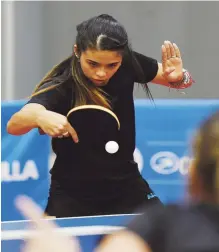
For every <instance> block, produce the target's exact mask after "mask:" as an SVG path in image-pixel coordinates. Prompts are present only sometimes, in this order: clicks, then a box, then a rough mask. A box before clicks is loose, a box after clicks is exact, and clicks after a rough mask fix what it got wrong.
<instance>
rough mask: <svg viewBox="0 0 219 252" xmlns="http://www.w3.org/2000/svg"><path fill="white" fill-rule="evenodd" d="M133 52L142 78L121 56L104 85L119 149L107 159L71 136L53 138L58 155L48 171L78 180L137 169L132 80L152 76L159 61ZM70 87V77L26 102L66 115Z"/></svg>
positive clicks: (134, 171)
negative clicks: (117, 129) (118, 126)
mask: <svg viewBox="0 0 219 252" xmlns="http://www.w3.org/2000/svg"><path fill="white" fill-rule="evenodd" d="M135 56H136V58H137V60H138V62H139V64H140V65H141V67H142V70H143V72H144V78H143V79H139V78H138V76H137V74H136V71H135V70H134V68H133V67H132V65H131V64H130V63H128V62H127V61H125V60H123V62H122V65H121V67H120V68H119V69H118V71H117V72H116V73H115V74H114V76H113V77H112V78H111V79H110V81H109V83H108V84H107V85H106V86H104V87H103V90H104V91H105V92H107V94H108V95H109V96H110V100H111V102H112V107H113V111H114V112H115V114H116V115H117V116H118V118H119V120H120V124H121V129H120V133H119V146H120V148H119V151H118V152H117V153H116V154H114V155H111V157H109V159H105V158H104V159H101V157H100V156H98V155H97V154H96V155H95V153H93V152H92V150H90V151H89V152H84V151H83V150H81V149H80V148H79V147H78V146H79V145H78V146H77V144H75V143H74V142H73V140H72V139H71V138H62V139H59V138H53V139H52V147H53V151H54V152H55V153H56V155H57V158H56V160H55V163H54V166H53V168H52V172H51V173H52V174H53V177H56V178H58V179H60V178H64V179H65V180H69V181H73V180H77V181H78V180H80V179H87V180H92V179H94V178H95V179H98V178H104V177H107V178H110V177H112V178H118V177H119V176H121V177H122V176H128V175H129V174H133V173H137V172H138V167H137V164H136V163H135V162H134V160H133V152H134V149H135V114H134V100H133V88H134V83H135V82H138V83H142V84H144V83H148V82H150V81H151V80H153V79H154V77H155V76H156V74H157V71H158V63H157V61H156V60H154V59H152V58H149V57H146V56H144V55H142V54H139V53H136V52H135ZM50 85H53V83H47V84H44V85H43V87H42V88H45V87H48V86H50ZM73 91H74V82H73V81H72V80H71V81H68V82H66V83H64V84H62V85H60V86H59V87H58V88H54V89H52V90H49V91H47V92H44V93H41V94H39V95H36V96H34V97H33V98H31V100H30V101H29V102H28V103H39V104H41V105H43V106H45V107H46V109H47V110H51V111H54V112H57V113H60V114H62V115H67V113H68V111H69V110H70V109H71V108H72V99H73ZM145 116H146V115H145ZM103 148H104V147H103ZM112 156H113V157H112Z"/></svg>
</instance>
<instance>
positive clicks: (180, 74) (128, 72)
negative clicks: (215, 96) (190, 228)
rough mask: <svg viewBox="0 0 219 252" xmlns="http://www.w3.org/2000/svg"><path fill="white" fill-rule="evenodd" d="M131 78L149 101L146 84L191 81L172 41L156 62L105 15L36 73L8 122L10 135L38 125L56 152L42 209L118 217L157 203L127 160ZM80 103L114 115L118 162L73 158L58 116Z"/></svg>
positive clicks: (131, 145) (71, 134)
mask: <svg viewBox="0 0 219 252" xmlns="http://www.w3.org/2000/svg"><path fill="white" fill-rule="evenodd" d="M135 82H136V83H140V84H142V86H143V87H144V88H145V90H146V93H147V95H148V96H149V97H150V98H152V97H151V93H150V91H149V88H148V86H147V83H148V82H152V83H156V84H160V85H164V86H167V87H173V88H177V89H183V88H187V87H189V86H190V85H191V84H192V83H193V80H192V78H191V75H190V74H189V72H188V71H187V70H184V69H183V63H182V59H181V56H180V51H179V48H178V47H177V46H176V45H175V44H172V43H171V42H169V41H165V42H164V45H162V63H158V62H157V61H156V60H155V59H152V58H149V57H147V56H144V55H142V54H140V53H137V52H135V51H133V50H132V49H131V47H130V45H129V41H128V36H127V33H126V31H125V29H124V27H123V26H122V25H121V24H120V23H119V22H118V21H117V20H115V19H114V18H113V17H111V16H109V15H106V14H103V15H100V16H96V17H93V18H91V19H89V20H87V21H84V22H82V23H81V24H79V25H78V26H77V37H76V43H75V45H74V49H73V53H72V55H71V56H70V57H68V58H67V59H65V60H64V61H62V62H61V63H60V64H58V65H56V66H55V67H54V68H53V69H52V70H51V71H50V72H49V73H48V74H47V75H46V76H45V77H44V78H43V80H42V81H41V83H40V84H39V85H38V86H37V88H36V90H35V92H34V93H33V95H32V97H31V99H30V100H29V101H28V102H27V104H26V105H25V106H24V107H23V108H22V109H21V110H20V111H19V112H17V113H16V114H14V115H13V116H12V118H11V119H10V120H9V122H8V125H7V130H8V133H10V134H13V135H22V134H25V133H27V132H29V131H30V130H32V129H33V128H40V129H41V130H42V131H43V132H44V133H46V134H48V135H49V136H51V137H52V147H53V150H54V152H55V153H56V156H57V157H56V160H55V163H54V165H53V168H52V170H51V174H52V179H51V187H50V193H49V198H48V204H47V207H46V210H45V211H46V213H47V214H48V215H52V216H56V217H70V216H84V215H101V214H118V213H119V214H124V213H130V212H132V211H133V209H135V208H136V206H138V205H140V204H142V203H143V202H147V203H150V202H154V201H157V202H159V199H158V198H157V197H156V196H154V197H153V198H152V199H150V200H149V199H148V198H149V197H147V196H148V195H150V196H151V195H152V194H153V192H152V191H151V189H150V187H149V185H148V184H147V182H146V181H145V180H144V179H143V178H142V176H141V175H140V173H139V170H138V167H137V164H136V163H135V162H134V159H133V152H134V149H135V117H134V103H133V86H134V83H135ZM84 104H97V105H101V106H103V107H106V108H110V109H111V110H112V111H113V112H114V113H115V114H116V115H117V116H118V118H119V120H120V124H121V129H120V133H119V134H120V135H119V146H120V148H119V151H118V153H117V155H118V156H119V162H118V164H114V165H113V166H112V165H109V164H107V163H106V161H105V159H104V158H101V156H99V157H98V159H99V160H98V163H97V162H96V161H95V160H96V159H95V158H94V157H93V159H92V157H91V156H90V155H87V153H86V152H84V153H83V156H82V155H81V156H79V155H78V153H77V151H74V150H75V145H76V144H78V141H80V139H78V136H77V132H76V131H75V130H74V128H73V127H71V126H70V124H69V123H68V121H67V118H66V115H67V113H68V111H69V110H70V109H71V108H73V107H75V106H79V105H84ZM145 116H147V115H145ZM88 130H89V126H88ZM91 134H92V132H91ZM72 139H73V140H72ZM87 141H89V139H87ZM103 148H104V147H103ZM88 156H89V157H88ZM150 198H151V197H150Z"/></svg>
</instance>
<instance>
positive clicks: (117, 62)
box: [87, 59, 120, 65]
mask: <svg viewBox="0 0 219 252" xmlns="http://www.w3.org/2000/svg"><path fill="white" fill-rule="evenodd" d="M87 61H89V62H92V63H97V64H100V63H99V62H97V61H94V60H91V59H87ZM119 63H120V62H119V61H116V62H112V63H108V64H107V65H112V64H119Z"/></svg>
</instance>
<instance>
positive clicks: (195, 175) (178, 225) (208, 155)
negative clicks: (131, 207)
mask: <svg viewBox="0 0 219 252" xmlns="http://www.w3.org/2000/svg"><path fill="white" fill-rule="evenodd" d="M193 154H194V160H193V163H192V165H191V167H190V173H189V180H188V192H189V200H188V202H186V203H182V204H178V205H177V204H172V205H171V204H169V205H166V206H163V207H158V206H152V207H151V208H148V209H146V208H145V207H143V208H142V209H141V212H144V213H143V214H141V215H139V216H137V217H136V218H135V219H134V220H133V221H132V222H131V223H129V225H128V226H127V229H125V230H124V231H120V232H118V233H113V234H112V235H109V236H106V237H104V238H103V239H102V242H101V243H100V245H99V247H98V248H97V250H96V252H112V251H113V252H117V251H119V252H122V251H125V252H129V251H130V252H135V251H138V252H149V251H151V252H219V111H217V112H216V113H215V114H213V115H212V116H211V117H210V118H209V119H207V120H206V121H205V122H203V124H202V125H201V127H200V129H199V130H198V133H197V136H196V138H195V141H194V144H193Z"/></svg>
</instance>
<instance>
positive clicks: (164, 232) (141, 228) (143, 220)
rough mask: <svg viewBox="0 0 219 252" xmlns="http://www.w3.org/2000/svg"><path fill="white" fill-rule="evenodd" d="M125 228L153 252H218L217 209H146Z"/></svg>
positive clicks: (204, 206)
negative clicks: (139, 238) (143, 241)
mask: <svg viewBox="0 0 219 252" xmlns="http://www.w3.org/2000/svg"><path fill="white" fill-rule="evenodd" d="M141 212H144V214H142V215H139V216H138V217H136V218H135V219H134V220H133V221H132V222H131V223H130V224H129V225H128V228H129V229H130V230H132V231H133V232H135V233H137V234H138V235H139V236H141V237H142V238H143V239H144V240H145V241H146V242H147V243H148V244H149V246H150V248H151V249H152V252H218V251H219V206H216V205H208V204H197V205H191V206H180V205H168V206H164V207H162V206H152V207H151V208H149V207H148V206H146V207H145V209H141Z"/></svg>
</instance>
